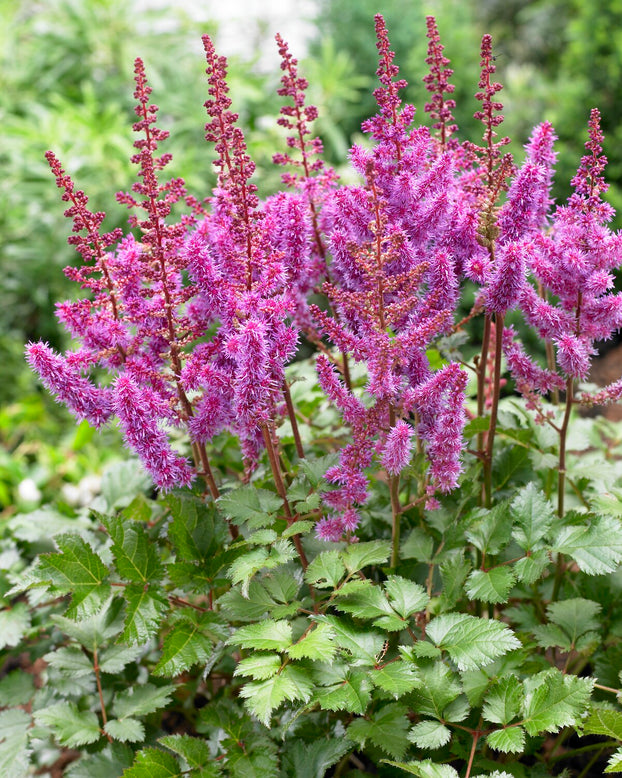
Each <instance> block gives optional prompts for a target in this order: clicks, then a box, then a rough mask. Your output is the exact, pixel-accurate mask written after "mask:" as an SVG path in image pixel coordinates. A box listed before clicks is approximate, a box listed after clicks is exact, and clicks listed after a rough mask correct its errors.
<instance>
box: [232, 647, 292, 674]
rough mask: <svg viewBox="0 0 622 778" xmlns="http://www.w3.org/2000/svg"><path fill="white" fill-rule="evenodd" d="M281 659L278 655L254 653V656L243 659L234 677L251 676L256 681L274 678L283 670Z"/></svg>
mask: <svg viewBox="0 0 622 778" xmlns="http://www.w3.org/2000/svg"><path fill="white" fill-rule="evenodd" d="M281 666H282V662H281V657H280V656H279V655H278V654H260V653H256V652H253V654H252V656H249V657H247V658H246V659H242V660H241V661H240V662H238V665H237V667H236V668H235V671H234V673H233V674H234V675H250V677H251V678H253V679H254V680H255V681H263V680H265V679H266V678H272V676H273V675H276V674H277V673H278V672H279V670H280V669H281Z"/></svg>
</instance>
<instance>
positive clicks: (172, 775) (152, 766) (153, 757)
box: [122, 748, 183, 778]
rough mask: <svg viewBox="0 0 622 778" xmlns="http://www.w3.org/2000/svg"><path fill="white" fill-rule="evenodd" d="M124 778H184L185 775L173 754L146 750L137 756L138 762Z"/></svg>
mask: <svg viewBox="0 0 622 778" xmlns="http://www.w3.org/2000/svg"><path fill="white" fill-rule="evenodd" d="M122 778H183V773H182V771H181V770H180V768H179V765H178V764H177V760H176V759H175V757H174V756H172V755H171V754H167V753H166V752H164V751H160V750H159V749H156V748H145V749H144V750H143V751H139V752H138V753H137V754H136V761H135V762H134V764H133V765H132V767H129V768H128V769H127V770H125V771H124V772H123V776H122Z"/></svg>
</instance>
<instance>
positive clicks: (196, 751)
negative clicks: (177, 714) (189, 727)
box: [158, 735, 213, 769]
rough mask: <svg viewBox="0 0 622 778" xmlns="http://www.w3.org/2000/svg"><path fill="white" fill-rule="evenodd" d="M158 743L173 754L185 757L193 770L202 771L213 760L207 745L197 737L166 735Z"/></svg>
mask: <svg viewBox="0 0 622 778" xmlns="http://www.w3.org/2000/svg"><path fill="white" fill-rule="evenodd" d="M158 742H159V743H162V745H164V746H166V748H169V749H170V750H171V751H172V752H173V753H175V754H178V756H181V757H183V758H184V759H185V760H186V762H187V763H188V766H189V767H191V768H193V767H194V768H197V769H200V768H201V767H205V766H206V765H208V764H209V763H210V762H211V761H212V760H213V756H212V755H211V753H210V750H209V746H208V745H207V743H206V742H205V741H204V740H201V739H200V738H197V737H190V735H166V736H165V737H161V738H160V739H159V741H158Z"/></svg>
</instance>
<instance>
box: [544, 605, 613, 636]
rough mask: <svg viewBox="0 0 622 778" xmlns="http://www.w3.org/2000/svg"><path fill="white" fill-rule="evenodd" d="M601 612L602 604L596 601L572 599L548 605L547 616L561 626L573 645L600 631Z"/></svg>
mask: <svg viewBox="0 0 622 778" xmlns="http://www.w3.org/2000/svg"><path fill="white" fill-rule="evenodd" d="M601 610H602V606H601V605H600V603H598V602H594V600H586V599H585V598H583V597H572V598H570V599H567V600H563V601H561V602H552V603H550V604H549V605H547V608H546V615H547V616H548V618H549V621H551V622H553V623H554V624H557V625H559V626H560V627H561V628H562V629H563V630H564V632H565V633H566V634H567V635H568V637H569V638H570V641H571V643H573V644H575V643H576V642H577V640H578V639H579V637H580V636H581V635H584V634H585V633H586V632H594V631H597V630H598V629H599V627H600V621H599V620H598V618H597V616H598V614H599V613H600V612H601Z"/></svg>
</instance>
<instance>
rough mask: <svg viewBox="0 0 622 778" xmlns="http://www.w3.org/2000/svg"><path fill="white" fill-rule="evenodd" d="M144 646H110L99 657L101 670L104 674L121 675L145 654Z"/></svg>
mask: <svg viewBox="0 0 622 778" xmlns="http://www.w3.org/2000/svg"><path fill="white" fill-rule="evenodd" d="M143 651H144V649H143V647H142V646H123V645H115V646H108V648H105V649H104V650H103V651H102V652H101V653H100V655H99V669H100V671H101V672H102V673H110V674H113V675H115V674H117V673H120V672H121V671H122V670H123V669H124V668H125V667H126V666H127V665H129V664H130V663H131V662H135V661H136V660H137V659H138V657H139V656H140V655H141V654H142V653H143Z"/></svg>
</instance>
